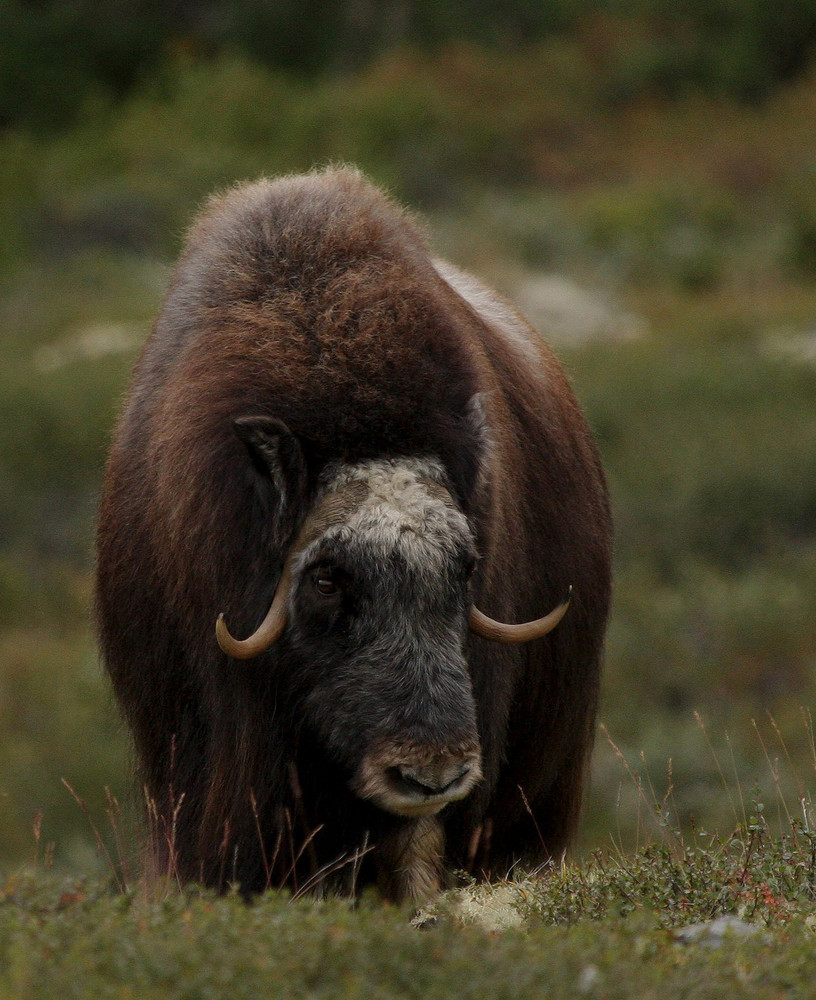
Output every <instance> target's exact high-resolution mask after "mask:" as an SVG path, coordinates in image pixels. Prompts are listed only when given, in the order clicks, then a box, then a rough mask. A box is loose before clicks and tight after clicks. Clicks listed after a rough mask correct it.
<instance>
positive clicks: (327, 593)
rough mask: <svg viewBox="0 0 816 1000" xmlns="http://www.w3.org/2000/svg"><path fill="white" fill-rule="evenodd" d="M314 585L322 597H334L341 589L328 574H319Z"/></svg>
mask: <svg viewBox="0 0 816 1000" xmlns="http://www.w3.org/2000/svg"><path fill="white" fill-rule="evenodd" d="M314 585H315V590H316V591H317V592H318V594H320V595H321V596H322V597H334V595H335V594H337V593H338V592H339V589H340V588H339V587H338V586H337V584H336V583H335V582H334V580H332V578H331V577H330V576H329V575H328V573H318V574H317V575H316V576H315V578H314Z"/></svg>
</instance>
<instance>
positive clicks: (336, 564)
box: [219, 417, 481, 816]
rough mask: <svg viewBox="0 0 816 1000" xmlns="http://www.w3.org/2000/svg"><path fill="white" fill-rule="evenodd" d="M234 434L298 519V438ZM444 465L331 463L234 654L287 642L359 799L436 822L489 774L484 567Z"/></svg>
mask: <svg viewBox="0 0 816 1000" xmlns="http://www.w3.org/2000/svg"><path fill="white" fill-rule="evenodd" d="M236 430H237V432H238V434H239V436H240V437H241V438H242V439H243V440H244V442H245V443H246V444H247V446H248V448H249V450H250V454H251V456H252V459H253V462H254V463H255V465H256V467H258V468H259V469H261V470H262V472H263V475H264V476H265V477H266V478H268V479H269V480H270V481H271V483H272V486H273V488H274V490H275V492H276V494H277V496H278V498H279V502H278V505H277V517H278V519H279V520H281V521H283V522H286V521H287V520H288V522H289V523H290V524H292V525H295V524H297V522H298V515H297V514H296V513H294V512H293V511H292V508H293V507H298V506H300V505H302V504H307V501H306V499H305V497H304V496H303V490H304V474H303V470H304V462H303V456H302V453H301V450H300V445H299V443H298V441H297V440H296V438H295V437H294V436H293V435H292V434H291V433H290V432H289V430H288V429H287V428H286V427H285V425H283V424H282V423H280V422H279V421H275V420H272V419H269V418H265V417H251V418H242V419H240V420H239V421H236ZM444 480H445V474H444V470H443V468H442V466H441V464H440V463H439V462H437V461H435V460H434V459H432V458H427V459H426V458H416V457H413V458H404V459H399V458H393V459H377V460H369V461H361V462H357V463H354V464H348V463H333V464H331V465H329V466H328V467H327V468H325V469H324V470H323V472H322V474H321V477H320V481H319V484H318V488H317V491H316V492H315V495H314V499H313V500H312V501H311V503H308V510H307V512H306V514H305V515H302V514H301V515H300V526H299V529H298V531H297V534H296V537H295V540H294V542H293V543H292V544H291V545H290V548H289V552H288V555H287V557H286V560H285V564H284V567H283V572H282V574H281V579H280V582H279V584H278V588H277V593H276V595H275V599H274V601H273V603H272V607H271V609H270V612H269V614H268V615H267V620H266V621H265V622H264V623H263V624H262V625H261V627H260V628H259V630H258V632H257V633H256V635H255V636H253V637H251V638H250V639H249V640H245V641H244V642H243V643H241V642H235V641H234V640H232V638H231V637H230V636H229V635H228V634H226V636H225V633H226V627H225V625H224V623H223V620H221V621H220V622H219V629H220V632H219V641H220V642H221V644H222V648H224V649H225V651H226V652H228V653H230V654H231V655H236V656H238V657H241V658H246V657H249V656H254V655H257V654H258V653H259V652H261V651H263V650H265V649H266V648H268V647H269V646H271V645H272V644H273V643H277V656H278V662H279V669H280V671H281V674H282V676H284V677H286V678H287V679H288V682H289V683H290V684H291V685H292V687H293V688H296V689H297V693H298V694H299V695H300V698H301V703H302V714H303V725H304V727H305V729H306V730H308V731H309V732H310V733H311V734H312V735H313V736H314V738H316V739H317V741H318V743H319V745H320V746H321V747H322V748H323V750H324V751H325V752H326V753H327V754H328V756H329V757H330V759H332V760H334V761H335V762H336V763H337V764H338V765H339V766H340V767H341V768H342V769H343V770H344V771H345V773H346V774H347V776H348V783H349V787H350V788H351V790H352V791H353V792H354V793H355V794H356V795H357V796H359V797H360V798H362V799H366V800H369V801H370V802H372V803H373V804H374V805H376V806H378V807H379V808H381V809H384V810H386V811H387V812H390V813H394V814H397V815H400V816H423V815H429V814H432V813H435V812H438V811H439V810H440V809H442V808H443V807H444V806H445V805H446V804H447V803H448V802H452V801H455V800H457V799H461V798H464V797H465V796H466V795H467V794H468V792H470V790H471V789H472V788H473V786H474V785H475V784H476V783H477V782H478V781H479V779H480V777H481V753H480V747H479V738H478V733H477V729H476V716H475V705H474V700H473V693H472V690H471V684H470V676H469V672H468V666H467V661H466V659H465V651H464V647H465V640H466V636H467V629H468V622H469V614H470V599H469V596H468V584H469V579H470V575H471V572H472V570H473V567H474V564H475V561H476V551H475V546H474V540H473V535H472V532H471V529H470V526H469V524H468V521H467V519H466V517H465V516H464V514H463V513H462V512H461V510H460V509H459V508H458V507H457V505H456V504H455V502H454V500H453V497H452V495H451V493H450V492H449V490H448V489H447V488H446V486H445V485H444Z"/></svg>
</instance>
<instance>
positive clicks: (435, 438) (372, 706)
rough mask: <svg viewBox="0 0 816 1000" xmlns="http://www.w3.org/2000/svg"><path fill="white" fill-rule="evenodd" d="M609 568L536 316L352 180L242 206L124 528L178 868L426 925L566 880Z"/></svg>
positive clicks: (100, 579) (162, 813)
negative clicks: (469, 893)
mask: <svg viewBox="0 0 816 1000" xmlns="http://www.w3.org/2000/svg"><path fill="white" fill-rule="evenodd" d="M609 564H610V518H609V510H608V503H607V494H606V489H605V485H604V477H603V473H602V470H601V466H600V463H599V460H598V455H597V452H596V449H595V446H594V444H593V441H592V439H591V436H590V433H589V431H588V429H587V426H586V423H585V421H584V419H583V417H582V415H581V413H580V411H579V408H578V405H577V404H576V401H575V398H574V396H573V394H572V392H571V390H570V387H569V385H568V383H567V380H566V378H565V376H564V374H563V372H562V370H561V368H560V367H559V365H558V364H557V362H556V361H555V359H554V358H553V355H552V354H551V353H550V351H549V349H548V348H547V347H546V346H545V345H544V344H543V343H542V341H541V340H540V339H539V336H538V335H537V334H536V333H535V332H534V331H533V330H532V329H531V328H530V327H529V326H528V325H527V324H526V323H525V321H524V320H523V319H522V318H521V317H520V316H519V315H518V314H517V313H516V312H515V311H514V310H513V309H512V307H511V306H510V305H508V304H507V303H506V302H504V301H503V300H502V299H500V298H499V297H498V296H496V295H494V294H493V293H492V292H491V291H489V290H488V289H486V288H485V287H483V286H482V285H481V284H480V283H478V282H477V281H476V280H475V279H473V278H471V277H470V276H468V275H466V274H465V273H463V272H461V271H459V270H458V269H456V268H455V267H452V266H451V265H449V264H446V263H443V262H441V261H437V260H434V259H433V258H432V257H431V256H429V253H428V250H427V248H426V245H425V243H424V241H423V238H422V236H421V235H420V234H419V232H418V230H417V228H416V227H415V225H414V224H413V223H412V222H411V221H410V220H409V219H408V218H407V217H406V215H405V214H403V213H402V212H401V211H400V210H399V209H398V208H396V207H395V206H394V205H393V204H392V203H391V202H390V201H389V200H388V199H387V198H386V197H385V196H384V195H383V194H382V193H380V192H379V191H378V190H377V189H376V188H374V187H372V186H371V185H370V184H369V183H368V182H366V181H365V180H364V179H363V178H362V177H361V176H360V175H359V174H358V173H356V172H354V171H352V170H328V171H325V172H317V173H313V174H310V175H307V176H299V177H287V178H283V179H280V180H275V181H267V180H262V181H260V182H257V183H251V184H245V185H242V186H239V187H237V188H235V189H234V190H231V191H229V192H228V193H226V194H224V195H222V196H219V197H215V198H213V199H212V201H210V203H209V204H208V205H207V206H206V208H205V209H204V211H203V213H202V214H201V216H200V217H199V218H198V220H197V221H196V222H195V224H194V225H193V227H192V230H191V232H190V234H189V237H188V239H187V243H186V247H185V249H184V252H183V254H182V257H181V260H180V262H179V264H178V266H177V268H176V270H175V273H174V275H173V278H172V282H171V285H170V289H169V291H168V293H167V296H166V299H165V301H164V305H163V307H162V310H161V313H160V315H159V318H158V321H157V322H156V325H155V328H154V330H153V333H152V335H151V337H150V338H149V340H148V342H147V344H146V346H145V348H144V351H143V354H142V356H141V359H140V360H139V362H138V364H137V366H136V369H135V374H134V377H133V383H132V386H131V389H130V393H129V396H128V399H127V402H126V406H125V409H124V413H123V416H122V418H121V420H120V422H119V426H118V429H117V431H116V434H115V438H114V441H113V445H112V449H111V454H110V459H109V463H108V466H107V472H106V475H105V481H104V488H103V495H102V500H101V509H100V516H99V530H98V574H97V618H98V625H99V632H100V637H101V646H102V650H103V655H104V659H105V662H106V665H107V670H108V671H109V674H110V677H111V679H112V682H113V687H114V689H115V693H116V696H117V698H118V701H119V703H120V705H121V708H122V710H123V713H124V716H125V719H126V721H127V723H128V724H129V726H130V728H131V730H132V733H133V737H134V741H135V749H136V756H137V759H138V768H139V775H140V780H141V782H142V783H143V786H144V788H145V789H146V793H147V799H148V801H149V814H150V818H151V822H150V827H149V828H150V831H151V833H152V837H151V840H152V852H153V856H154V861H155V864H156V865H157V866H158V868H159V869H160V870H161V869H165V870H167V871H170V872H172V873H173V874H174V875H175V876H177V877H179V878H181V879H184V880H196V881H200V882H203V883H205V884H207V885H211V886H217V887H224V886H226V885H227V884H232V883H237V884H239V885H240V886H241V888H242V889H243V891H245V892H248V893H252V892H253V891H256V890H261V889H263V888H264V887H266V886H269V885H284V884H285V885H289V886H290V887H293V888H296V889H299V890H303V889H306V888H310V887H311V888H315V889H319V888H322V889H323V890H324V891H325V889H326V888H329V889H331V890H332V891H335V890H336V891H341V892H354V891H356V890H357V889H358V888H359V887H360V886H362V885H364V884H366V883H368V882H377V883H378V884H379V885H380V887H381V889H382V891H383V892H384V894H385V895H386V896H387V897H389V898H392V899H397V900H399V899H409V900H419V899H422V898H424V897H427V896H428V895H429V894H432V893H433V892H435V891H436V890H437V889H438V888H439V887H440V886H441V885H442V884H444V879H445V877H446V873H447V872H450V871H451V870H455V869H464V870H468V871H470V872H473V873H474V874H475V875H477V876H479V877H481V876H485V877H490V876H491V875H492V874H497V875H505V874H506V873H507V872H508V871H509V870H510V869H511V868H512V867H513V865H514V864H516V863H517V862H519V861H524V862H529V863H535V862H538V861H541V860H542V859H546V858H549V857H553V856H558V855H560V854H561V853H562V852H563V851H564V849H565V847H566V846H567V844H568V842H569V840H570V837H571V835H572V834H573V831H574V828H575V825H576V820H577V816H578V811H579V806H580V801H581V796H582V786H583V779H584V774H585V769H586V765H587V757H588V753H589V750H590V747H591V743H592V738H593V728H594V718H595V711H596V701H597V696H598V677H599V661H600V657H601V650H602V643H603V633H604V627H605V621H606V617H607V610H608V601H609V589H610V565H609ZM570 592H571V598H570V600H569V607H568V610H566V613H565V609H566V601H565V598H566V597H567V595H568V594H570ZM553 609H555V610H553ZM219 616H221V617H219ZM488 616H489V617H488ZM542 616H543V617H542ZM562 616H563V620H560V621H559V619H561V618H562ZM216 623H217V625H216Z"/></svg>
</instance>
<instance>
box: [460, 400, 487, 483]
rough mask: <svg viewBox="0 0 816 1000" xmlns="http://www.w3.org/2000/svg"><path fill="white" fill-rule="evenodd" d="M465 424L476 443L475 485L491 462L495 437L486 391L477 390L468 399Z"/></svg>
mask: <svg viewBox="0 0 816 1000" xmlns="http://www.w3.org/2000/svg"><path fill="white" fill-rule="evenodd" d="M465 424H466V426H467V428H468V431H469V433H470V436H471V440H472V441H473V442H474V444H475V448H474V451H473V462H474V469H473V471H472V477H473V484H474V485H475V483H476V482H477V481H478V479H479V478H480V477H481V476H482V474H483V473H484V471H485V469H486V467H487V465H488V463H489V460H490V451H491V448H492V447H493V438H492V435H491V433H490V424H489V423H488V417H487V393H486V392H476V393H474V394H473V395H472V396H471V397H470V399H469V400H468V404H467V409H466V411H465Z"/></svg>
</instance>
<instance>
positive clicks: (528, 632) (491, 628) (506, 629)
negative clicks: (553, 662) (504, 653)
mask: <svg viewBox="0 0 816 1000" xmlns="http://www.w3.org/2000/svg"><path fill="white" fill-rule="evenodd" d="M571 600H572V587H570V589H569V593H568V594H567V599H566V600H565V601H564V602H563V603H562V604H559V605H558V607H557V608H553V610H552V611H551V612H550V613H549V614H548V615H545V616H544V618H537V619H536V620H535V621H532V622H523V623H522V624H521V625H506V624H505V623H504V622H497V621H494V620H493V619H492V618H488V617H487V615H483V614H482V612H481V611H480V610H479V609H478V608H477V607H476V606H475V605H473V606H472V607H471V609H470V629H471V631H472V632H475V633H476V635H479V636H481V637H482V638H483V639H490V640H491V642H529V641H530V640H531V639H540V638H541V637H542V636H545V635H546V634H547V633H548V632H552V630H553V629H554V628H555V626H556V625H557V624H558V623H559V622H560V621H561V619H562V618H563V617H564V615H565V614H566V613H567V608H568V607H569V605H570V601H571Z"/></svg>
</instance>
